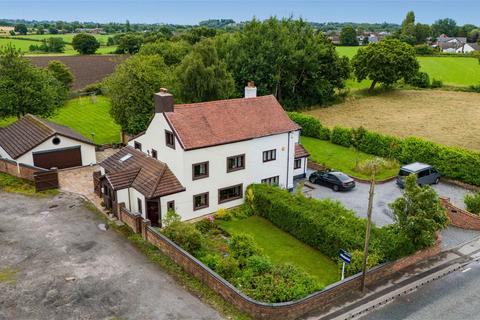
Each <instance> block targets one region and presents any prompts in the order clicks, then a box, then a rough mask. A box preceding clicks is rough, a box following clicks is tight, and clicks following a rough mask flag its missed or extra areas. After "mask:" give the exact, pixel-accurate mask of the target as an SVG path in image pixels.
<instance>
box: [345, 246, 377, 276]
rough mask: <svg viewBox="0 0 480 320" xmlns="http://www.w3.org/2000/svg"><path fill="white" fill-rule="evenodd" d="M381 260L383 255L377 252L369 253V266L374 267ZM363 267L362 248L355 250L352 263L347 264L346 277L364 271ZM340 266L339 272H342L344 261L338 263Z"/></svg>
mask: <svg viewBox="0 0 480 320" xmlns="http://www.w3.org/2000/svg"><path fill="white" fill-rule="evenodd" d="M380 260H381V257H380V256H379V255H378V254H377V253H375V252H372V253H369V255H368V262H367V268H368V269H370V268H373V267H375V266H376V265H377V264H378V263H379V262H380ZM362 267H363V251H362V250H354V251H353V252H352V260H351V262H350V264H345V278H347V277H351V276H353V275H355V274H357V273H359V272H361V271H362ZM338 268H339V272H340V274H341V272H342V262H341V261H339V263H338Z"/></svg>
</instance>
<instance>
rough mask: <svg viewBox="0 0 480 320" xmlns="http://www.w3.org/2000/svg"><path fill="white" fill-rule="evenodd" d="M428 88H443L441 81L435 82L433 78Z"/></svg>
mask: <svg viewBox="0 0 480 320" xmlns="http://www.w3.org/2000/svg"><path fill="white" fill-rule="evenodd" d="M430 87H431V88H441V87H443V82H442V80H437V79H435V78H433V80H432V84H430Z"/></svg>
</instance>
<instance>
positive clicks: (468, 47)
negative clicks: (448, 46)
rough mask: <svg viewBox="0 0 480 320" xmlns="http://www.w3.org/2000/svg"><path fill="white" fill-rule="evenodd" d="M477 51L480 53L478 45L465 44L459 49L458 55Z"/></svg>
mask: <svg viewBox="0 0 480 320" xmlns="http://www.w3.org/2000/svg"><path fill="white" fill-rule="evenodd" d="M475 51H480V45H478V43H465V44H464V45H463V46H462V47H461V48H458V49H457V53H472V52H475Z"/></svg>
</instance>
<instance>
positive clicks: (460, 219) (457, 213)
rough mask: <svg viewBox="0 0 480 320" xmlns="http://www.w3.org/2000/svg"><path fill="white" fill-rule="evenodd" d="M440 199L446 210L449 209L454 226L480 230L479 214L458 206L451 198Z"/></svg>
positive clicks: (449, 215)
mask: <svg viewBox="0 0 480 320" xmlns="http://www.w3.org/2000/svg"><path fill="white" fill-rule="evenodd" d="M440 201H441V202H442V205H443V207H444V208H445V210H447V214H448V217H449V218H450V223H451V225H452V226H455V227H458V228H462V229H469V230H480V217H479V216H477V215H475V214H473V213H470V212H468V211H466V210H463V209H461V208H458V207H456V206H455V205H453V204H452V203H451V202H450V199H449V198H444V197H440Z"/></svg>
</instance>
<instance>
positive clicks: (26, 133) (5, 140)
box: [0, 114, 94, 159]
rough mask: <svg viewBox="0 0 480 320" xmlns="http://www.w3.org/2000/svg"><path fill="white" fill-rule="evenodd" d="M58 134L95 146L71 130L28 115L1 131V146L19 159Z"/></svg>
mask: <svg viewBox="0 0 480 320" xmlns="http://www.w3.org/2000/svg"><path fill="white" fill-rule="evenodd" d="M56 134H59V135H62V136H65V137H68V138H71V139H74V140H77V141H81V142H84V143H88V144H94V143H93V142H92V141H90V140H89V139H87V138H85V137H84V136H82V135H81V134H79V133H76V132H75V131H73V130H72V129H70V128H67V127H65V126H62V125H59V124H56V123H53V122H50V121H47V120H44V119H40V118H38V117H35V116H33V115H31V114H27V115H26V116H24V117H23V118H21V119H20V120H18V121H16V122H14V123H12V124H11V125H9V126H7V127H5V128H2V129H0V146H1V147H2V148H3V149H4V150H5V151H6V152H7V153H8V154H9V155H10V156H11V157H12V158H13V159H17V158H18V157H20V156H21V155H23V154H25V153H26V152H28V151H30V150H31V149H33V148H35V147H36V146H38V145H39V144H41V143H42V142H44V141H46V140H47V139H48V138H50V137H53V136H55V135H56Z"/></svg>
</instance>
